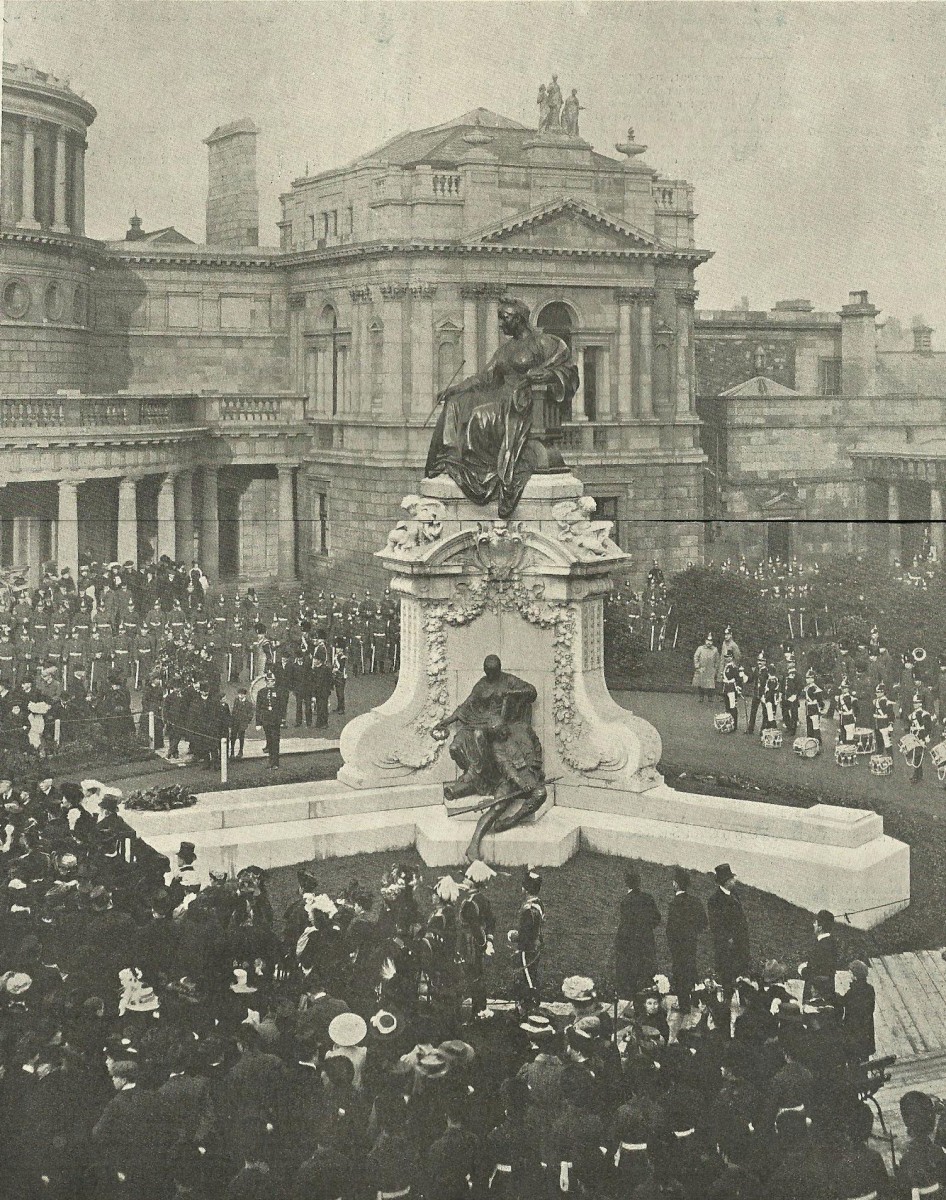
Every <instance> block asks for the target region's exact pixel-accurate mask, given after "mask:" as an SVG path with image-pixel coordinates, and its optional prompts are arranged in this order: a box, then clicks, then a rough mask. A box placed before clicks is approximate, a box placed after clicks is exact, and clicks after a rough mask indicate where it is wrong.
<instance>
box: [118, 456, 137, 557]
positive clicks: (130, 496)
mask: <svg viewBox="0 0 946 1200" xmlns="http://www.w3.org/2000/svg"><path fill="white" fill-rule="evenodd" d="M116 557H117V558H118V561H119V562H120V563H126V562H133V563H135V564H136V565H137V563H138V484H137V482H136V481H135V480H134V479H133V478H132V477H131V476H130V475H124V476H123V477H122V478H121V479H119V481H118V552H117V555H116Z"/></svg>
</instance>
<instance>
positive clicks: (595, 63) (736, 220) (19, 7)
mask: <svg viewBox="0 0 946 1200" xmlns="http://www.w3.org/2000/svg"><path fill="white" fill-rule="evenodd" d="M4 37H5V42H4V57H5V58H6V59H12V60H14V61H23V60H32V61H33V63H34V64H35V65H36V66H39V67H41V68H42V69H44V70H50V71H52V72H53V73H55V74H60V75H62V76H65V77H68V78H69V79H70V80H71V83H72V86H73V88H74V89H75V90H76V91H78V92H80V93H81V94H82V95H84V96H85V97H86V98H87V99H88V100H90V101H91V102H92V103H93V104H94V105H95V106H96V108H97V109H98V113H99V115H98V118H97V120H96V122H95V124H94V125H93V127H92V129H91V132H90V139H89V153H88V159H87V171H86V177H87V205H86V211H87V227H88V231H89V233H90V235H92V236H94V237H103V238H105V237H116V236H121V234H122V233H123V232H124V230H125V228H126V227H127V218H128V216H129V215H130V214H131V212H132V211H134V210H135V209H137V211H138V212H139V214H140V215H141V216H142V218H143V219H144V224H145V228H151V229H154V228H158V227H160V226H163V225H171V224H173V225H176V226H177V227H178V228H179V229H181V230H182V231H183V232H184V233H186V234H187V235H188V236H190V237H192V238H194V239H196V240H203V234H204V194H205V189H206V148H205V147H204V146H203V144H202V139H203V138H204V137H206V136H207V134H208V133H209V132H210V131H211V130H212V129H213V128H214V127H215V126H216V125H220V124H224V123H225V122H228V121H231V120H234V119H236V118H237V117H242V116H248V117H252V118H253V119H254V120H255V121H256V123H257V124H258V125H259V126H260V128H261V131H262V132H261V136H260V138H259V178H260V191H261V199H262V204H261V214H260V217H261V219H260V234H261V240H263V241H265V242H270V243H275V241H276V240H277V239H276V232H277V231H276V228H275V222H276V220H277V219H278V216H279V205H278V196H279V193H280V191H283V190H286V189H287V188H288V185H289V182H290V181H291V179H292V178H294V177H295V176H298V175H301V174H302V173H303V172H304V170H305V168H306V165H307V164H308V167H309V169H310V170H311V171H313V172H315V171H320V170H325V169H327V168H330V167H334V166H337V165H339V164H341V163H344V162H346V161H347V160H349V159H350V158H353V157H354V156H355V155H357V154H360V153H362V152H364V151H366V150H369V149H371V148H372V147H373V146H375V145H377V144H378V143H380V142H382V141H383V140H385V139H386V138H388V137H391V136H393V135H394V134H396V133H399V132H401V131H402V130H405V129H411V128H413V129H418V128H423V127H425V126H428V125H434V124H439V123H441V122H443V121H447V120H450V119H451V118H453V117H455V116H458V115H459V114H460V113H462V112H464V111H466V110H468V109H471V108H474V107H476V106H477V105H482V106H484V107H486V108H490V109H493V110H494V111H496V112H499V113H504V114H506V115H508V116H510V117H513V118H515V119H516V120H519V121H522V122H523V123H527V124H530V125H532V124H534V123H535V119H536V108H535V103H534V101H535V95H536V91H537V89H538V84H539V83H540V82H543V81H545V80H547V79H548V78H549V76H550V74H551V72H552V71H556V72H557V73H558V74H559V79H560V83H561V84H562V86H563V88H564V89H565V90H566V94H567V91H568V90H570V89H571V88H573V87H575V88H577V89H578V95H579V98H580V100H581V103H582V104H583V105H584V106H585V110H586V111H585V112H583V113H582V115H581V120H582V126H581V130H582V134H583V135H584V136H586V137H587V138H588V139H589V140H590V141H592V142H593V144H594V145H595V147H596V148H597V149H598V150H601V151H603V152H605V153H614V151H613V146H614V143H615V142H617V141H621V140H623V137H624V134H625V133H626V130H627V127H628V125H633V126H634V129H635V131H636V134H637V140H638V141H641V142H644V143H646V144H647V145H648V146H649V150H648V152H647V154H646V155H645V159H646V161H647V162H648V163H649V164H650V165H652V166H653V167H655V168H657V169H658V170H659V171H661V172H662V173H663V174H665V175H668V176H671V177H678V178H681V177H682V178H686V179H688V180H690V182H692V183H693V184H695V186H696V196H697V204H696V206H697V211H698V212H699V214H700V216H699V219H698V221H697V243H698V244H699V245H701V246H705V247H707V248H709V249H712V250H715V252H716V257H715V258H714V259H713V260H712V261H711V262H710V263H709V264H708V265H706V266H704V267H701V268H700V270H699V272H698V286H699V288H700V292H701V298H700V307H730V306H733V305H738V304H739V302H740V300H741V297H743V296H747V297H748V298H749V301H750V305H751V307H753V308H766V307H770V306H771V304H772V303H774V301H775V300H777V299H780V298H784V297H807V298H810V299H811V300H813V301H814V302H815V304H816V306H817V307H818V308H826V309H837V308H838V307H839V305H840V304H842V303H844V302H845V300H846V298H847V293H848V292H849V291H850V290H853V289H858V288H868V289H869V290H870V292H871V296H872V298H873V300H874V301H875V303H876V304H877V305H878V306H879V307H880V308H881V309H883V310H884V311H885V312H886V313H889V314H892V315H895V316H897V317H899V318H901V319H902V320H906V321H909V320H910V319H911V318H912V317H913V316H914V315H915V314H920V313H922V314H923V315H925V316H926V318H927V319H928V320H929V321H930V323H931V324H932V325H934V326H936V327H937V330H938V338H939V339H940V344H946V272H944V262H943V259H944V255H943V251H944V247H946V203H944V200H943V197H944V194H946V186H944V185H946V144H944V140H946V111H944V109H946V71H944V68H943V60H944V48H946V4H943V3H919V4H913V3H878V4H862V3H857V2H851V3H841V4H829V3H825V4H807V3H789V4H777V3H766V4H748V3H738V2H734V3H726V4H717V3H712V2H706V3H685V2H682V0H681V2H667V3H634V2H622V3H587V2H581V3H552V2H550V3H541V4H533V3H526V2H523V3H505V2H503V0H495V2H493V3H471V2H465V0H455V2H451V0H437V2H433V3H430V2H428V3H411V2H407V0H405V2H395V0H391V2H388V3H380V4H376V3H358V2H355V0H348V2H345V3H338V2H335V3H330V2H316V0H287V2H284V0H273V2H264V3H244V2H242V0H177V2H174V3H154V2H151V0H137V2H135V0H108V2H102V3H96V2H95V0H81V2H59V0H39V2H35V0H31V2H22V0H6V4H5V8H4Z"/></svg>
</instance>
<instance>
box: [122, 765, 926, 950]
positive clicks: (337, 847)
mask: <svg viewBox="0 0 946 1200" xmlns="http://www.w3.org/2000/svg"><path fill="white" fill-rule="evenodd" d="M551 790H552V792H553V798H554V802H555V803H554V807H551V808H550V809H549V810H548V811H546V812H545V813H544V815H540V816H539V818H538V820H537V821H536V822H535V823H534V824H526V825H522V826H520V827H518V828H516V829H511V830H509V831H508V832H507V833H503V834H499V835H497V836H493V837H487V838H485V839H484V841H483V853H484V856H485V857H486V858H487V859H488V860H489V861H490V862H492V863H495V864H496V865H498V866H506V867H508V866H521V865H524V864H527V863H529V864H532V865H534V866H544V867H555V866H561V865H562V864H564V863H566V862H567V861H568V860H569V859H570V858H571V857H572V855H573V854H575V853H576V852H577V850H578V849H579V847H580V846H586V847H587V848H588V849H590V850H594V851H596V852H598V853H602V854H613V855H619V856H622V857H628V858H640V859H644V860H646V861H649V862H658V863H663V864H665V865H671V866H684V867H688V868H690V869H692V870H697V871H712V869H713V867H714V866H715V865H716V864H717V863H719V862H723V861H726V862H729V863H730V864H731V865H732V868H733V870H734V871H735V872H736V875H737V876H738V878H739V879H741V880H742V881H743V882H745V883H747V884H749V885H750V886H752V887H757V888H760V889H762V890H764V891H767V892H771V893H773V894H774V895H776V896H780V897H782V898H783V899H785V900H788V901H790V902H791V903H793V904H797V905H800V906H801V907H803V908H807V909H809V910H811V911H817V910H818V909H819V908H828V909H830V910H831V911H832V912H834V913H836V914H837V915H838V916H839V917H841V918H842V919H846V920H848V921H849V923H850V924H851V925H854V926H855V927H857V928H861V929H867V928H870V927H872V926H874V925H876V924H878V923H879V922H880V921H882V920H884V919H885V918H886V917H888V916H891V915H892V914H893V913H894V912H897V911H898V910H899V909H901V908H904V907H906V904H907V903H908V899H909V895H910V851H909V847H908V846H906V845H904V843H902V842H898V841H896V840H895V839H893V838H890V837H887V836H886V835H885V834H884V832H883V819H882V818H881V817H880V816H878V815H877V814H876V813H869V812H863V811H861V810H859V809H844V808H835V807H831V806H828V805H820V804H819V805H815V806H814V807H813V808H809V809H797V808H789V807H786V806H782V805H775V804H764V803H758V802H756V801H748V800H732V799H728V798H726V797H718V796H700V795H696V794H694V793H687V792H678V791H675V790H674V789H673V788H669V787H667V786H666V785H664V784H659V785H657V786H656V787H654V788H652V789H650V790H649V791H648V792H646V793H644V794H641V793H627V792H619V791H617V790H614V789H608V788H600V787H590V786H588V785H579V786H562V785H553V787H552V789H551ZM124 815H125V818H126V820H128V822H129V823H130V824H131V825H133V826H134V828H135V829H136V830H137V832H138V833H139V834H140V835H141V836H142V837H143V838H144V839H145V840H146V841H148V842H149V843H151V844H152V845H153V846H154V847H155V848H156V849H158V850H160V851H161V853H163V854H173V853H174V851H175V850H176V849H177V847H178V845H179V844H180V842H181V840H186V841H191V842H193V843H194V844H195V846H196V848H197V853H198V856H199V859H200V862H201V864H202V866H203V867H204V869H206V870H211V869H217V868H220V869H225V870H228V871H231V872H232V871H236V870H239V869H240V868H241V867H244V866H248V865H249V864H250V863H256V864H257V865H259V866H261V867H264V868H271V867H282V866H290V865H293V864H295V863H302V862H308V861H311V860H313V859H321V858H333V857H344V856H346V855H351V854H359V853H363V852H371V851H382V850H392V851H393V850H400V849H404V848H406V847H409V846H416V847H417V849H418V851H419V853H420V854H421V856H422V857H423V859H424V861H425V862H427V863H428V864H429V865H430V866H436V867H450V866H455V865H456V864H458V863H460V862H461V861H462V859H463V851H464V850H465V848H466V845H467V842H468V841H469V836H470V828H471V820H472V818H456V817H454V818H451V817H448V816H447V813H446V810H445V809H444V806H443V803H442V791H441V788H440V787H439V786H437V785H431V784H416V785H410V784H408V785H404V786H401V787H387V788H379V789H357V788H349V787H346V786H344V785H342V784H339V783H338V782H336V781H334V780H327V781H320V782H316V783H289V784H276V785H274V786H272V787H265V788H247V789H241V790H234V791H223V792H210V793H206V794H203V795H201V796H199V797H198V803H197V805H196V806H195V807H194V808H189V809H178V810H176V811H174V812H170V813H143V812H126V813H125V814H124Z"/></svg>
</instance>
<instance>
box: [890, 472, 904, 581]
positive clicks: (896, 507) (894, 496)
mask: <svg viewBox="0 0 946 1200" xmlns="http://www.w3.org/2000/svg"><path fill="white" fill-rule="evenodd" d="M899 522H900V490H899V487H898V485H897V484H896V483H888V485H887V550H888V553H889V556H890V562H891V565H892V564H893V563H897V562H899V561H900V555H901V554H902V553H903V537H902V531H901V529H900V524H899Z"/></svg>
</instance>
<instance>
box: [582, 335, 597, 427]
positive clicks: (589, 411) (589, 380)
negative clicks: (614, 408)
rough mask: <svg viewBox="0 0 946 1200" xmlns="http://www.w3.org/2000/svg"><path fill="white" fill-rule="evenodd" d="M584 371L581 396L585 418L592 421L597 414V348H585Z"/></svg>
mask: <svg viewBox="0 0 946 1200" xmlns="http://www.w3.org/2000/svg"><path fill="white" fill-rule="evenodd" d="M582 357H583V359H584V370H583V371H582V396H583V397H584V402H585V416H586V417H587V418H588V420H589V421H594V420H595V418H596V417H597V414H598V348H597V346H586V347H585V351H584V354H583V355H582Z"/></svg>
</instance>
